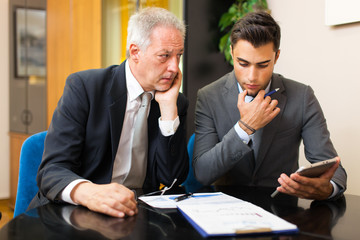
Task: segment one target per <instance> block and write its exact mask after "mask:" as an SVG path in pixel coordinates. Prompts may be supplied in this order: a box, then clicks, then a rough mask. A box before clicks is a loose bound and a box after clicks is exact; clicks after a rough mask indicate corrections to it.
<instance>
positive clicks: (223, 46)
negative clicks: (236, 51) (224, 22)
mask: <svg viewBox="0 0 360 240" xmlns="http://www.w3.org/2000/svg"><path fill="white" fill-rule="evenodd" d="M228 42H230V32H228V33H227V34H225V35H224V36H222V37H221V38H220V42H219V49H220V52H224V53H225V52H226V46H227V44H228Z"/></svg>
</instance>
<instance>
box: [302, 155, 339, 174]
mask: <svg viewBox="0 0 360 240" xmlns="http://www.w3.org/2000/svg"><path fill="white" fill-rule="evenodd" d="M335 163H336V158H332V159H328V160H324V161H321V162H317V163H313V164H309V165H306V166H302V167H300V168H299V169H298V170H297V171H296V172H297V173H298V174H299V175H301V176H304V177H318V176H320V175H321V174H323V173H324V172H326V171H327V170H328V169H329V168H331V167H332V166H333V165H334V164H335Z"/></svg>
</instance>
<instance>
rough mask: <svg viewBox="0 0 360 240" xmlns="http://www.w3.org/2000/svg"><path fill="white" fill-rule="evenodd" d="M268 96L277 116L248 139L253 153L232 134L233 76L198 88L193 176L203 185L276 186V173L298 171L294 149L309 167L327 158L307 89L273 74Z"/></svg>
mask: <svg viewBox="0 0 360 240" xmlns="http://www.w3.org/2000/svg"><path fill="white" fill-rule="evenodd" d="M275 88H280V91H279V92H277V93H275V94H273V95H272V96H271V97H272V98H274V99H277V100H278V101H279V104H278V107H279V108H280V113H279V115H278V116H276V117H275V118H274V119H273V120H272V121H271V122H270V123H269V124H268V125H266V126H265V127H264V128H262V129H260V130H258V131H256V133H255V135H254V147H253V149H254V151H252V149H251V148H250V147H249V146H248V145H246V144H244V143H243V142H242V141H241V139H240V138H239V136H238V135H237V133H236V131H235V129H234V125H235V123H237V121H238V120H239V118H240V115H239V110H238V109H237V100H238V94H239V91H238V86H237V81H236V78H235V74H234V72H231V73H229V74H227V75H225V76H223V77H222V78H220V79H219V80H217V81H215V82H213V83H212V84H210V85H208V86H206V87H204V88H203V89H200V90H199V92H198V100H197V105H196V111H195V115H196V116H195V125H196V130H195V146H194V160H193V166H194V173H195V176H196V178H197V179H198V180H199V181H200V182H201V183H203V184H212V183H213V182H215V184H217V185H235V184H238V185H250V186H254V185H255V186H268V187H276V186H278V182H277V179H278V177H279V176H280V174H281V173H286V174H291V173H293V172H294V171H296V170H297V169H298V158H299V145H300V143H301V140H303V143H304V147H305V156H306V158H307V160H308V161H310V162H311V163H314V162H318V161H321V160H325V159H328V158H333V157H335V156H337V153H336V151H335V149H334V147H333V144H332V142H331V140H330V134H329V131H328V129H327V125H326V120H325V118H324V115H323V112H322V110H321V107H320V104H319V102H318V101H317V99H316V97H315V95H314V92H313V90H312V89H311V87H309V86H306V85H304V84H301V83H298V82H295V81H292V80H289V79H285V78H284V77H282V76H281V75H278V74H273V76H272V83H271V87H270V90H273V89H275ZM332 180H333V181H334V182H335V183H337V184H338V185H339V186H340V187H341V188H342V190H341V192H343V191H344V190H345V189H346V172H345V170H344V169H343V168H342V167H341V166H340V167H339V168H338V170H337V171H336V173H335V175H334V177H333V179H332Z"/></svg>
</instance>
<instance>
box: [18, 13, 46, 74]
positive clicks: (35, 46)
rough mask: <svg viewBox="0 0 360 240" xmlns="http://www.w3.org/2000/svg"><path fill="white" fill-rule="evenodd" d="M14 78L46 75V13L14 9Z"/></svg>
mask: <svg viewBox="0 0 360 240" xmlns="http://www.w3.org/2000/svg"><path fill="white" fill-rule="evenodd" d="M14 23H15V24H14V26H15V31H14V32H15V77H17V78H24V77H29V76H38V77H45V75H46V11H45V10H43V9H29V8H20V7H19V8H16V9H15V21H14Z"/></svg>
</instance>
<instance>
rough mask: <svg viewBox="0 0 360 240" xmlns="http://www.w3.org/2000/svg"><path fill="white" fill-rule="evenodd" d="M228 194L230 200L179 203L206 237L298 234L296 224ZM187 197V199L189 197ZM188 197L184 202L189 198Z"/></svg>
mask: <svg viewBox="0 0 360 240" xmlns="http://www.w3.org/2000/svg"><path fill="white" fill-rule="evenodd" d="M226 196H228V197H229V199H230V198H231V201H227V202H226V203H222V202H216V198H213V200H214V202H213V203H211V202H207V203H204V204H196V205H192V204H185V203H184V204H178V205H177V208H178V210H179V212H180V213H181V214H182V215H183V216H184V217H185V219H187V221H188V222H189V223H190V224H191V225H192V226H193V227H194V228H195V229H196V230H197V231H198V232H199V233H200V235H201V236H202V237H204V238H207V237H220V236H229V237H235V236H240V235H241V236H246V235H270V234H279V233H282V234H296V233H298V232H299V230H298V228H297V226H296V225H294V224H292V223H289V222H287V221H285V220H283V219H281V218H280V217H278V216H276V215H274V214H272V213H270V212H267V211H266V210H264V209H262V208H260V207H258V206H256V205H254V204H252V203H250V202H246V201H243V200H241V199H237V198H234V197H231V196H229V195H226V194H223V198H224V197H226ZM185 201H186V200H185ZM185 201H184V202H185Z"/></svg>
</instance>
